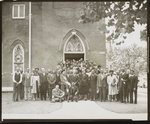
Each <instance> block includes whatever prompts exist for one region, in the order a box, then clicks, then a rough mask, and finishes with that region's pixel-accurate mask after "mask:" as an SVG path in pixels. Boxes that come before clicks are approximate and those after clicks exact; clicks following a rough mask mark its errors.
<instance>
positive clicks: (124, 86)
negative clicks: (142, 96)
mask: <svg viewBox="0 0 150 124" xmlns="http://www.w3.org/2000/svg"><path fill="white" fill-rule="evenodd" d="M122 96H123V102H128V101H129V97H128V88H127V85H123V87H122Z"/></svg>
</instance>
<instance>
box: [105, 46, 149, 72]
mask: <svg viewBox="0 0 150 124" xmlns="http://www.w3.org/2000/svg"><path fill="white" fill-rule="evenodd" d="M146 62H147V55H146V49H145V48H144V47H139V46H137V45H136V44H133V45H131V46H130V47H127V48H124V49H122V48H120V47H118V48H115V49H114V50H113V51H111V52H108V53H107V64H108V66H110V65H111V66H112V69H114V70H117V69H122V68H126V69H128V68H129V69H134V70H136V71H137V72H146V71H147V70H146V68H147V63H146ZM108 68H109V67H108Z"/></svg>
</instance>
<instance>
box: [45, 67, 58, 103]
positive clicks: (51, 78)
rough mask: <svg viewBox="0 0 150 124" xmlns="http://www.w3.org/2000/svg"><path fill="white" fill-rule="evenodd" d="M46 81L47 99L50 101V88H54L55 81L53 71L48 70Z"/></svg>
mask: <svg viewBox="0 0 150 124" xmlns="http://www.w3.org/2000/svg"><path fill="white" fill-rule="evenodd" d="M47 81H48V96H49V100H50V101H51V100H52V89H54V88H55V83H56V74H55V71H50V70H48V74H47Z"/></svg>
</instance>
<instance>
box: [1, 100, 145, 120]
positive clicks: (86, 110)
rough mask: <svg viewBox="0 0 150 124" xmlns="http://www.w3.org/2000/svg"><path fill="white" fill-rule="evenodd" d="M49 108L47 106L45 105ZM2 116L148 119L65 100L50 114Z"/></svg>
mask: <svg viewBox="0 0 150 124" xmlns="http://www.w3.org/2000/svg"><path fill="white" fill-rule="evenodd" d="M43 107H44V108H47V109H48V104H47V106H43ZM2 118H9V119H13V118H17V119H20V118H21V119H132V120H147V114H146V113H145V114H118V113H115V112H110V111H108V110H106V109H104V108H102V107H99V106H98V105H97V104H96V103H95V102H93V101H79V102H69V103H68V102H66V101H65V102H63V106H62V108H61V109H59V110H56V111H54V112H52V113H49V114H4V115H2Z"/></svg>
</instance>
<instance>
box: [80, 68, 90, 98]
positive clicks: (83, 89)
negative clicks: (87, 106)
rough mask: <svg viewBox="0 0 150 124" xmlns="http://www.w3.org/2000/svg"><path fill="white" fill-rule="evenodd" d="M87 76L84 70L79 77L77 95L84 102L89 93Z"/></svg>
mask: <svg viewBox="0 0 150 124" xmlns="http://www.w3.org/2000/svg"><path fill="white" fill-rule="evenodd" d="M88 79H89V78H88V75H87V74H86V71H85V70H82V74H81V75H80V89H79V93H80V96H81V99H82V98H84V100H87V95H88V92H89V80H88Z"/></svg>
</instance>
